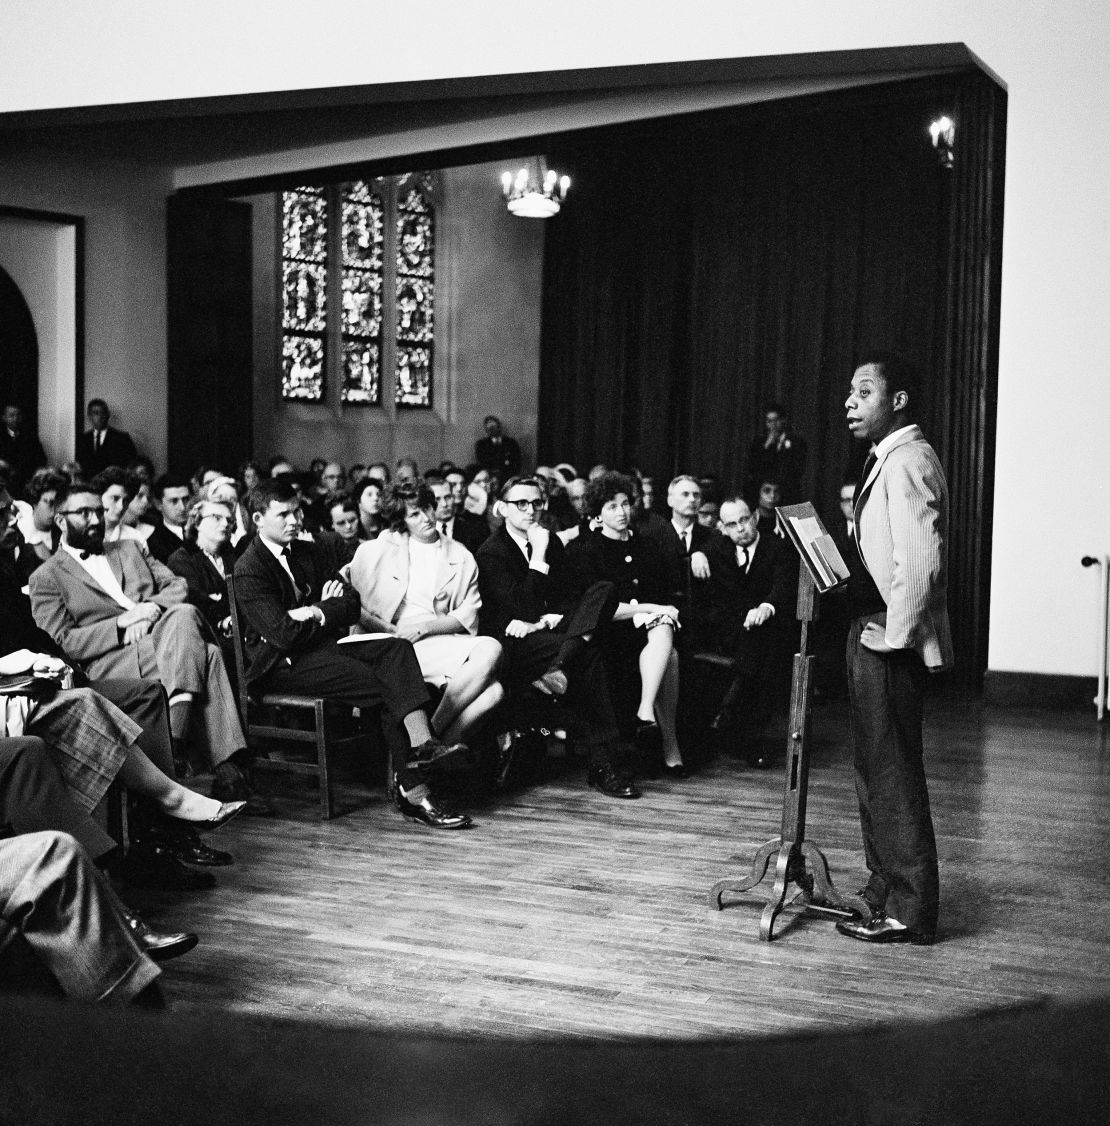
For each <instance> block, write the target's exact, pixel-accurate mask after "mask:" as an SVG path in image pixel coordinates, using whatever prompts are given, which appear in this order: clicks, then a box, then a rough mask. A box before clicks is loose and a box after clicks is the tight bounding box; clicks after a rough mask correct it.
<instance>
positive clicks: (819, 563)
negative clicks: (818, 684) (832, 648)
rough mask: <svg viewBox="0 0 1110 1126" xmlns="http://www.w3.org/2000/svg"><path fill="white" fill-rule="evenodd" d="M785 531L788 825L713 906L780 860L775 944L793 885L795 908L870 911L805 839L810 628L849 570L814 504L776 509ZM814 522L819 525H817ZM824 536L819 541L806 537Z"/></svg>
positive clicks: (770, 926) (768, 925)
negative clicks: (792, 571)
mask: <svg viewBox="0 0 1110 1126" xmlns="http://www.w3.org/2000/svg"><path fill="white" fill-rule="evenodd" d="M776 513H777V516H778V523H779V527H780V528H782V529H783V531H784V533H785V537H786V539H787V540H788V541H789V542H790V543H792V544H793V545H794V547H795V549H796V550H797V552H798V555H799V557H800V558H801V561H802V563H803V566H801V567H800V568H799V569H798V612H797V617H798V621H799V622H801V623H802V631H801V639H800V641H799V643H798V652H797V653H795V654H794V667H793V678H792V681H791V685H790V725H789V727H788V729H787V738H786V770H785V785H784V789H783V798H782V828H781V832H780V834H779V836H777V837H772V838H771V840H769V841H767V842H766V843H765V844H763V845H761V846H760V848H759V849H758V850H757V852H756V854H755V857H754V859H753V860H752V865H751V871H750V872H749V873H748V875H747V877H746V878H745V879H742V880H720V881H718V882H717V883H715V884H714V885H713V888H712V890H711V891H710V893H709V905H710V906H711V907H713V908H714V909H715V910H717V911H720V910H722V909H723V907H724V903H723V902H722V896H724V895H725V893H726V892H745V891H750V890H751V889H752V888H754V887H756V886H757V885H758V884H759V883H761V882H762V881H763V878H764V876H766V874H767V871H768V869H769V867H770V865H771V859H772V857H774V856H776V854H777V860H776V862H775V882H774V888H773V890H772V892H771V898H770V899H769V900H767V903H766V906H765V907H764V908H763V915H762V917H761V919H760V921H759V937H760V939H761V941H763V942H770V941H771V940H772V939H773V938H774V937H775V934H774V930H775V920H776V919H777V918H778V916H779V915H780V913H781V912H782V910H783V907H784V906H786V905H787V904H786V896H787V891H788V889H789V888H790V887H791V885H793V886H794V887H795V888H796V891H795V894H794V895H793V896H792V897H791V899H790V904H791V905H793V904H794V903H796V902H797V901H798V900H799V899H800V900H801V902H802V904H803V906H804V908H805V909H806V910H808V911H811V912H814V913H816V914H821V915H828V916H832V917H834V918H838V919H845V918H851V917H853V916H854V915H856V914H859V915H861V916H862V917H864V918H866V917H867V916H868V915H869V914H870V909H869V908H868V906H867V904H866V902H865V901H864V900H863V899H862V898H861V897H860V896H858V895H845V894H843V893H841V892H838V891H837V890H836V887H835V886H834V885H833V882H832V878H831V877H830V875H829V865H828V861H827V860H826V859H825V854H824V853H823V852H822V851H821V850H820V848H818V847H817V845H816V844H814V843H813V842H812V841H807V840H806V839H805V835H806V797H807V793H808V789H809V717H810V706H811V698H812V694H813V655H812V654H811V653H809V652H808V647H809V626H810V623H811V622H814V621H816V620H817V618H818V616H819V606H820V600H819V595H820V594H821V593H826V594H827V593H828V592H829V591H830V590H834V589H836V588H837V587H839V586H841V585H842V584H843V583H844V582H845V581H846V579H847V573H848V569H847V566H846V565H845V563H844V560H843V559H842V558H841V557H840V554H839V552H837V551H836V548H835V547H831V550H830V545H831V543H832V541H831V539H830V538H829V536H828V533H827V532H826V531H825V527H824V525H823V524H822V523H821V519H820V517H819V516H818V515H817V513H816V511H815V510H814V508H813V505H812V504H808V503H806V504H796V505H789V506H787V507H784V508H779V509H777V510H776ZM814 522H815V525H814ZM814 531H819V533H820V535H819V537H817V536H814V535H809V534H807V532H814Z"/></svg>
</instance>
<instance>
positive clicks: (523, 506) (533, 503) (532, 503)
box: [505, 500, 544, 512]
mask: <svg viewBox="0 0 1110 1126" xmlns="http://www.w3.org/2000/svg"><path fill="white" fill-rule="evenodd" d="M505 503H506V504H511V505H512V506H513V507H514V508H515V509H516V510H517V512H527V511H528V510H529V509H531V510H532V511H533V512H542V511H543V505H544V502H543V501H542V500H507V501H505Z"/></svg>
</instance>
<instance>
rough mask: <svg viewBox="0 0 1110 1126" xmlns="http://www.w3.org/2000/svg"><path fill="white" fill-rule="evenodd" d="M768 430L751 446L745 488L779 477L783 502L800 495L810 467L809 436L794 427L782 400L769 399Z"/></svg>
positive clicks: (765, 417) (765, 416)
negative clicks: (803, 480) (791, 425)
mask: <svg viewBox="0 0 1110 1126" xmlns="http://www.w3.org/2000/svg"><path fill="white" fill-rule="evenodd" d="M763 426H764V433H763V434H761V435H760V436H759V437H758V438H756V439H755V440H754V441H753V442H752V444H751V446H750V447H749V448H748V457H747V460H746V461H745V463H744V472H745V476H744V480H745V482H746V484H745V486H744V487H745V490H746V491H748V492H752V491H753V490H755V489H757V488H759V484H760V482H761V481H775V482H776V483H777V484H778V485H779V486H780V488H781V490H782V497H783V502H784V503H786V504H794V503H796V502H797V500H798V499H799V494H800V491H801V487H802V476H803V474H804V473H805V468H806V443H805V439H804V438H802V437H800V436H799V435H798V434H795V433H794V431H793V430H792V429H791V427H790V421H789V419H788V418H787V415H786V408H785V407H784V406H783V405H782V403H768V404H767V406H766V407H764V409H763Z"/></svg>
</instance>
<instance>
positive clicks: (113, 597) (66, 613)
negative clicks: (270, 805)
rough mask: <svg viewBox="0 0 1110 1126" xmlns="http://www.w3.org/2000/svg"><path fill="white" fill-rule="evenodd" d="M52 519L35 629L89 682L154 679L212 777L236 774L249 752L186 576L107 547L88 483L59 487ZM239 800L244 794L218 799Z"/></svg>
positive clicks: (35, 593)
mask: <svg viewBox="0 0 1110 1126" xmlns="http://www.w3.org/2000/svg"><path fill="white" fill-rule="evenodd" d="M54 520H55V523H56V524H57V527H58V529H59V531H60V532H61V546H60V547H59V548H58V550H57V552H55V554H54V555H52V556H51V557H50V559H48V560H47V561H46V562H45V563H44V564H43V565H42V566H41V567H39V568H38V569H37V570H36V571H35V572H34V574H32V575H31V579H30V583H29V590H30V595H31V609H32V612H33V613H34V616H35V621H36V622H37V623H38V625H39V627H40V628H41V629H44V630H45V631H46V632H47V633H48V634H49V635H50V636H51V637H52V638H53V639H54V641H55V642H56V643H57V644H58V645H60V646H61V647H62V649H63V650H65V652H66V653H67V654H69V656H71V657H72V658H73V659H74V660H76V661H78V662H80V664H81V665H82V667H83V668H84V669H85V671H86V672H87V673H88V675H89V676H90V677H92V678H93V679H99V678H103V677H145V678H153V679H157V680H160V681H161V682H162V684H163V685H164V686H165V689H166V693H167V694H168V696H169V702H170V729H171V731H172V733H173V737H174V739H176V740H184V739H186V738H189V737H190V736H191V737H193V738H195V739H196V740H197V742H198V744H199V749H200V751H201V753H202V755H203V756H204V757H205V758H206V759H207V760H208V761H210V762H211V763H212V766H213V767H214V768H215V770H216V775H217V779H218V780H219V779H220V778H221V777H222V776H224V775H226V774H227V773H229V772H234V771H235V770H236V769H237V768H236V767H235V766H234V765H233V764H231V760H232V759H233V757H234V756H237V755H238V756H240V758H241V759H242V758H244V757H245V755H246V751H245V748H246V739H245V738H244V736H243V727H242V724H241V723H240V722H239V712H238V710H237V708H236V706H235V697H234V695H233V694H232V691H231V684H230V682H229V681H228V677H227V667H226V666H225V665H224V659H223V655H222V654H221V652H220V647H219V645H218V644H217V643H216V642H215V641H214V640H211V638H210V636H209V634H208V632H207V626H206V625H205V622H204V619H203V618H202V617H201V615H200V611H199V610H197V609H196V607H195V606H190V605H189V604H188V603H187V602H186V598H187V595H188V588H187V585H186V582H185V580H184V579H182V578H179V577H178V576H177V575H175V574H174V573H173V572H172V571H171V570H169V568H168V567H165V566H163V564H161V563H159V562H158V560H157V559H153V558H149V557H147V556H146V555H144V554H143V551H142V550H141V548H140V546H139V545H138V544H137V543H135V542H133V541H131V540H119V541H117V542H115V543H109V544H105V542H104V506H103V503H102V502H101V497H100V494H99V493H98V492H96V490H95V489H93V487H92V486H91V485H86V484H83V483H80V482H78V483H75V484H72V485H68V486H66V487H64V488H63V489H61V490H59V492H58V495H57V498H56V500H55V516H54ZM238 798H244V799H248V795H247V794H245V793H244V794H236V795H235V797H233V798H228V797H221V798H220V800H223V801H230V800H237V799H238ZM251 812H264V810H262V809H258V810H257V811H256V810H252V811H251Z"/></svg>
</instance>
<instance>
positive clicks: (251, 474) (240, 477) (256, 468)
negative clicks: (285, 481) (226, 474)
mask: <svg viewBox="0 0 1110 1126" xmlns="http://www.w3.org/2000/svg"><path fill="white" fill-rule="evenodd" d="M261 480H262V466H261V465H260V464H259V463H258V462H257V461H244V462H243V464H242V465H240V466H239V468H238V469H237V470H236V471H235V482H236V485H237V486H238V489H239V495H240V496H241V497H243V496H246V495H247V493H249V492H250V491H251V489H253V488H254V487H255V485H257V484H258V482H259V481H261Z"/></svg>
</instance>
